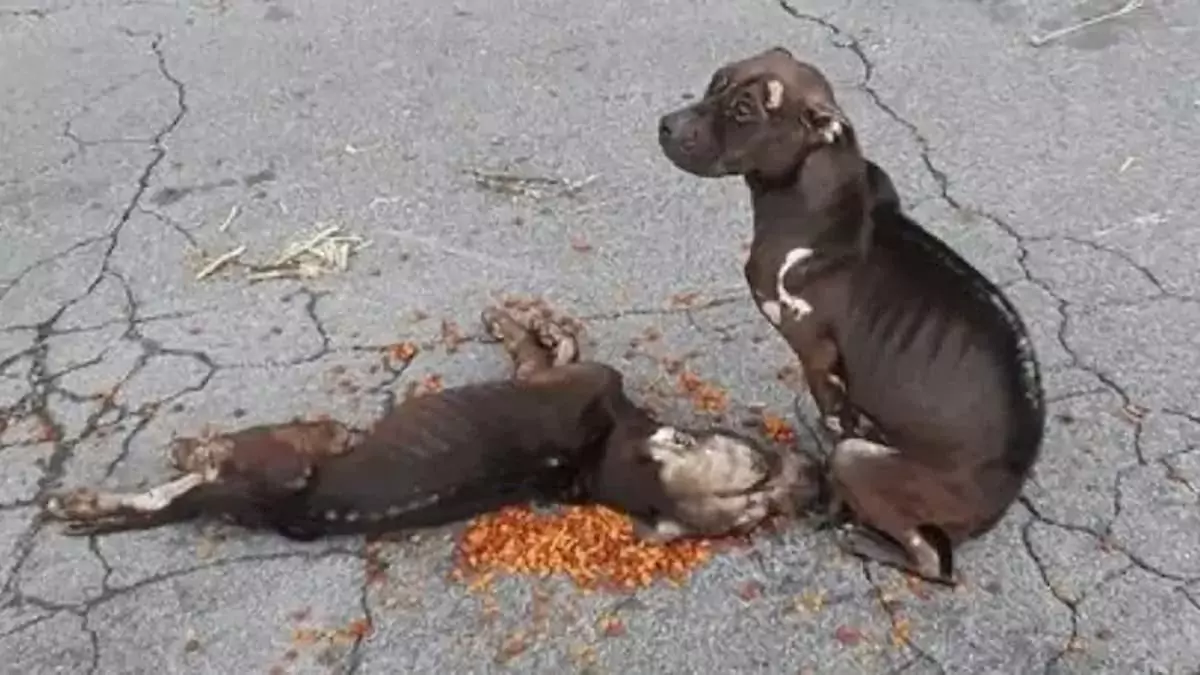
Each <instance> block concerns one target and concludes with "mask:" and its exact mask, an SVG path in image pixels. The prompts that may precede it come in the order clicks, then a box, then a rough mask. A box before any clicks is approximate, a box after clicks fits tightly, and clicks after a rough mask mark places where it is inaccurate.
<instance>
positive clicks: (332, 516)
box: [325, 509, 341, 523]
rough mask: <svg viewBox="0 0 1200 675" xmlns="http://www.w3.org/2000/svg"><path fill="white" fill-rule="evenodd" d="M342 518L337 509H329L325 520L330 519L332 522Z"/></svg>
mask: <svg viewBox="0 0 1200 675" xmlns="http://www.w3.org/2000/svg"><path fill="white" fill-rule="evenodd" d="M340 519H341V514H339V513H338V512H337V511H334V510H333V509H329V510H328V511H326V512H325V520H328V521H329V522H331V523H332V522H336V521H338V520H340Z"/></svg>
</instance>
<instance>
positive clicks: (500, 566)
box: [455, 505, 712, 589]
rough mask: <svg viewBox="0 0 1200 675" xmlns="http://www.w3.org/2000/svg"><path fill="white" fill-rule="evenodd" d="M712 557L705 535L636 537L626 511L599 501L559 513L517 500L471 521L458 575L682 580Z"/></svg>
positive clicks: (605, 582)
mask: <svg viewBox="0 0 1200 675" xmlns="http://www.w3.org/2000/svg"><path fill="white" fill-rule="evenodd" d="M711 557H712V544H711V543H710V542H707V541H704V540H700V539H682V540H676V541H674V542H670V543H668V544H651V543H647V542H643V541H639V540H638V539H637V538H635V537H634V534H633V525H632V523H631V522H630V521H629V519H628V518H627V517H625V516H624V515H622V514H620V513H618V512H616V511H613V510H611V509H607V508H605V507H602V506H592V505H589V506H564V507H562V508H560V509H558V510H557V512H554V513H537V512H535V511H533V510H531V509H530V508H528V507H525V506H519V507H508V508H505V509H502V510H500V511H497V512H493V513H488V514H486V515H484V516H481V517H478V518H476V519H475V520H473V521H472V522H471V523H470V524H469V525H468V526H467V528H466V531H465V532H463V535H462V537H461V539H460V540H459V547H458V560H457V569H456V572H455V576H456V577H458V578H459V579H463V578H466V577H468V576H471V577H475V578H476V579H479V578H485V579H486V578H490V577H491V575H494V574H495V573H497V572H499V573H508V574H522V575H530V576H538V577H547V576H550V575H554V574H561V575H565V576H567V577H569V578H570V579H571V580H572V581H574V582H575V583H576V584H577V585H578V586H580V587H582V588H585V589H594V588H605V587H607V588H617V589H622V588H623V589H632V588H638V587H643V586H649V585H651V584H652V583H654V582H655V581H656V580H665V581H667V582H668V583H673V584H676V585H678V584H681V583H682V582H683V581H684V580H685V579H686V578H687V577H688V575H689V574H690V573H691V572H692V571H693V570H695V569H696V568H697V567H699V566H700V565H703V564H704V563H706V562H707V561H708V560H709V559H710V558H711Z"/></svg>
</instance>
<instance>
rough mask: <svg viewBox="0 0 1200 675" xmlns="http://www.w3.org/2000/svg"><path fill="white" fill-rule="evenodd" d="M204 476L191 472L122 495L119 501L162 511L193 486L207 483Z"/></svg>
mask: <svg viewBox="0 0 1200 675" xmlns="http://www.w3.org/2000/svg"><path fill="white" fill-rule="evenodd" d="M205 482H206V481H205V479H204V476H201V475H200V474H198V473H189V474H186V475H185V476H183V477H182V478H177V479H175V480H173V481H171V482H170V483H164V484H163V485H159V486H158V487H156V488H152V489H150V490H147V491H145V492H142V493H139V494H134V495H120V496H118V497H117V500H116V501H117V503H118V504H120V505H122V506H125V507H128V508H131V509H133V510H135V511H161V510H163V509H165V508H167V507H168V506H170V505H171V502H173V501H175V500H176V499H179V498H180V497H182V496H183V495H184V494H186V493H188V492H190V491H191V490H192V489H193V488H195V487H197V486H199V485H201V484H203V483H205Z"/></svg>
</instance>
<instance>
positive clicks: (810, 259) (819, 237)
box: [659, 48, 1045, 582]
mask: <svg viewBox="0 0 1200 675" xmlns="http://www.w3.org/2000/svg"><path fill="white" fill-rule="evenodd" d="M659 142H660V145H661V147H662V150H663V152H664V154H665V155H666V156H667V157H668V158H669V159H670V161H671V162H672V163H673V164H675V166H677V167H678V168H680V169H682V170H683V171H686V172H688V173H691V174H693V175H696V176H700V177H709V178H716V177H722V176H731V175H740V176H742V177H743V178H744V180H745V182H746V185H747V186H748V187H749V190H750V195H751V201H752V206H753V211H754V241H753V243H752V245H751V250H750V254H749V258H748V260H747V262H746V265H745V275H746V280H747V282H748V283H749V286H750V290H751V292H752V293H753V296H754V299H755V301H756V303H757V304H758V307H759V309H760V311H761V312H762V314H763V315H764V316H765V317H766V318H767V319H768V320H769V321H770V322H771V323H772V324H773V325H774V326H775V327H776V329H777V330H778V332H779V333H780V334H781V335H782V336H783V337H784V339H786V340H787V342H788V344H789V345H790V346H791V348H792V349H793V351H795V352H796V354H797V356H798V357H799V358H800V360H801V362H802V365H803V370H804V375H805V381H806V383H807V385H808V387H809V389H810V392H811V394H812V396H813V399H814V401H815V403H816V404H817V407H818V408H819V409H820V411H821V414H822V416H823V420H824V422H825V424H826V426H827V428H828V429H829V430H830V432H831V433H832V435H834V437H835V439H836V440H837V443H836V446H835V448H834V450H833V451H832V453H831V456H830V458H829V479H830V482H831V486H830V487H831V489H832V492H833V494H834V495H835V504H834V505H833V506H832V507H831V508H834V509H839V508H841V507H848V508H849V511H850V512H851V514H852V515H853V520H854V522H852V523H850V524H848V525H847V527H846V530H845V534H844V540H843V543H844V544H845V545H846V546H847V547H848V548H849V549H850V550H852V551H854V552H856V553H858V554H859V555H862V556H865V557H868V558H872V559H875V560H877V561H879V562H881V563H885V564H888V565H892V566H898V567H902V568H904V569H907V570H909V571H912V572H915V573H917V574H919V575H921V576H924V577H926V578H929V579H933V580H940V581H946V582H952V581H953V578H954V577H955V576H956V575H955V572H954V564H953V552H954V550H955V549H956V548H957V547H958V546H959V544H961V543H962V542H964V541H966V540H968V539H971V538H974V537H978V536H980V535H982V534H984V533H986V532H987V531H989V530H990V529H991V528H992V527H993V526H994V525H995V524H996V523H997V522H998V521H999V520H1000V519H1001V518H1002V517H1003V515H1004V514H1005V513H1006V512H1007V510H1008V508H1009V506H1010V505H1011V504H1012V502H1013V501H1014V500H1015V499H1016V498H1017V496H1018V494H1019V493H1020V491H1021V489H1022V486H1023V484H1024V482H1025V480H1026V479H1027V477H1028V476H1029V474H1030V472H1031V471H1032V467H1033V465H1034V464H1035V463H1036V461H1037V459H1038V456H1039V454H1040V446H1041V442H1042V434H1043V428H1044V420H1045V404H1044V394H1043V391H1042V384H1041V375H1040V372H1039V366H1038V362H1037V358H1036V356H1035V354H1034V350H1033V348H1032V346H1031V344H1030V339H1029V336H1028V334H1027V331H1026V327H1025V325H1024V323H1023V322H1022V320H1021V318H1020V317H1019V315H1018V314H1017V311H1016V310H1015V309H1014V307H1013V306H1012V304H1011V303H1010V302H1009V301H1008V300H1007V299H1006V298H1005V296H1004V295H1003V293H1002V292H1001V291H1000V290H999V289H998V288H997V287H996V286H995V285H994V284H993V283H991V282H990V281H989V280H988V279H986V278H985V277H984V276H983V275H982V274H981V273H979V272H978V271H976V270H975V269H974V268H973V267H972V266H971V265H970V264H968V263H967V262H966V261H965V260H964V259H963V258H961V257H960V256H959V255H957V254H956V253H955V252H953V251H952V250H951V249H950V248H949V247H948V246H946V245H945V244H944V243H942V242H941V241H940V240H938V239H937V238H936V237H935V236H934V235H932V234H931V233H929V232H927V231H926V230H925V229H923V228H922V227H921V226H920V225H918V224H917V223H916V222H914V221H913V220H911V219H910V218H909V217H908V216H907V215H905V214H904V213H903V211H902V209H901V205H900V200H899V197H898V195H897V193H896V190H895V188H894V186H893V185H892V181H891V179H890V178H889V177H888V176H887V174H886V173H885V172H884V171H883V170H882V169H881V168H880V167H878V166H877V165H875V164H874V163H872V162H870V161H869V160H867V159H865V158H864V156H863V154H862V152H861V150H860V148H859V144H858V140H857V137H856V135H855V130H854V128H853V126H852V125H851V124H850V121H849V120H848V119H847V117H846V115H845V114H844V113H843V111H842V110H841V108H840V107H839V106H838V103H837V101H836V100H835V98H834V95H833V91H832V88H831V86H830V84H829V82H828V81H827V80H826V79H825V77H824V76H823V75H822V74H821V72H820V71H818V70H817V69H816V68H815V67H813V66H811V65H808V64H806V63H803V62H800V61H798V60H796V59H795V58H794V57H793V56H792V54H791V53H789V52H788V51H787V50H786V49H783V48H775V49H771V50H768V51H765V52H763V53H761V54H758V55H755V56H753V57H750V58H747V59H744V60H741V61H737V62H734V63H730V64H727V65H725V66H724V67H722V68H720V69H718V70H717V71H716V73H715V74H714V75H713V76H712V80H711V83H710V84H709V86H708V90H707V91H706V92H705V94H704V97H703V98H702V99H701V100H699V101H697V102H696V103H694V104H692V105H689V106H687V107H684V108H682V109H679V110H677V111H675V112H672V113H669V114H667V115H664V116H663V117H662V118H661V120H660V123H659Z"/></svg>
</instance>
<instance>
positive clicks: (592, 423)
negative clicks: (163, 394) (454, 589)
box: [46, 309, 816, 540]
mask: <svg viewBox="0 0 1200 675" xmlns="http://www.w3.org/2000/svg"><path fill="white" fill-rule="evenodd" d="M523 318H524V321H523V322H522V321H519V320H518V318H517V317H516V316H515V315H514V313H510V312H507V311H503V310H500V309H489V310H487V311H485V312H484V314H483V320H484V322H485V324H486V326H487V328H488V329H489V330H490V332H491V333H492V334H493V335H494V336H495V337H497V338H499V340H500V341H501V343H502V344H503V346H504V348H505V349H506V351H507V352H508V353H509V354H510V356H511V357H512V359H513V366H514V369H513V377H512V378H511V379H503V380H494V381H489V382H483V383H478V384H472V385H466V386H461V387H455V388H450V389H446V390H444V391H441V392H438V393H433V394H426V395H423V396H417V397H414V398H410V399H408V400H407V401H405V402H404V403H402V404H401V405H399V406H397V407H396V408H394V409H393V410H392V411H391V412H390V413H388V414H387V415H385V416H384V417H383V418H382V419H381V420H379V422H378V423H377V424H376V425H375V426H374V428H373V429H371V430H370V431H369V432H366V433H362V432H357V431H354V430H351V429H349V428H347V427H345V426H343V425H341V424H339V423H337V422H332V421H324V422H292V423H287V424H278V425H264V426H259V427H253V428H250V429H244V430H241V431H238V432H234V433H230V434H221V435H216V436H212V437H208V438H201V439H179V440H176V441H175V442H173V443H172V447H171V450H170V455H171V460H172V463H173V464H174V466H175V468H176V469H178V470H179V471H180V472H181V474H182V475H180V476H178V477H177V478H175V479H174V480H171V481H170V482H167V483H165V484H162V485H159V486H157V487H155V488H153V489H151V490H148V491H145V492H134V493H121V492H103V491H98V490H95V489H91V488H78V489H76V490H73V491H70V492H67V493H65V494H60V495H55V496H54V497H52V498H51V499H50V500H49V501H48V503H47V504H46V513H47V515H48V516H49V517H51V518H55V519H58V520H64V521H67V522H68V526H67V531H68V533H71V534H90V533H102V532H111V531H117V530H126V529H140V528H146V527H153V526H157V525H161V524H165V523H168V522H174V521H178V520H184V519H190V518H194V517H198V516H202V515H215V516H218V517H223V518H225V519H226V520H230V521H232V522H235V523H238V524H241V525H244V526H247V527H261V528H269V529H273V530H276V531H278V532H280V533H282V534H283V535H285V536H287V537H290V538H293V539H300V540H308V539H313V538H316V537H318V536H322V535H330V534H338V533H362V532H380V531H387V530H396V529H409V528H416V527H429V526H437V525H443V524H449V523H451V522H454V521H457V520H460V519H464V518H467V517H470V516H473V515H475V514H478V513H481V512H483V511H485V510H489V509H492V508H496V507H499V506H503V505H506V504H512V503H518V502H523V501H529V500H531V499H546V500H563V501H574V502H581V501H590V502H599V503H602V504H606V505H609V506H611V507H613V508H616V509H618V510H621V511H623V512H625V513H627V514H629V515H631V516H632V517H633V518H634V520H635V523H637V528H636V529H637V531H638V533H639V534H640V535H642V536H643V537H645V538H654V539H659V540H662V539H670V538H674V537H679V536H687V535H716V534H725V533H729V532H736V531H743V530H746V529H748V528H751V527H753V526H754V525H756V524H758V522H760V521H761V520H762V519H763V518H765V517H766V516H768V515H769V514H770V513H771V512H772V511H774V510H784V511H789V510H792V506H791V504H792V500H795V499H800V500H803V499H805V495H806V492H805V491H806V489H807V486H812V487H814V488H815V486H816V480H815V478H814V477H810V476H807V475H806V474H803V473H802V468H803V467H802V465H801V462H802V460H801V458H800V457H798V456H797V455H795V454H794V453H790V452H784V453H775V452H771V451H768V450H765V449H762V448H760V447H759V446H758V445H757V444H756V443H755V442H753V441H752V440H750V439H748V438H745V437H743V436H740V435H736V434H733V433H725V432H721V431H712V430H710V431H688V430H684V429H676V428H674V427H671V426H668V425H663V424H661V423H659V422H657V421H656V420H655V419H654V418H653V417H651V416H650V414H649V413H648V412H646V411H645V410H643V409H641V408H639V407H637V406H636V405H634V404H633V403H632V402H631V401H630V400H629V399H628V398H627V397H626V395H625V392H624V388H623V380H622V376H621V374H620V373H619V372H617V371H616V370H614V369H613V368H610V367H608V366H606V365H603V364H599V363H594V362H577V359H578V352H579V350H578V345H577V342H576V339H575V336H574V335H573V334H572V333H571V331H570V329H569V326H568V324H567V323H566V322H559V321H554V320H552V319H551V317H550V314H549V312H548V310H545V311H535V312H532V313H527V314H526V316H524V317H523Z"/></svg>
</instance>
